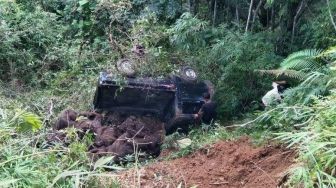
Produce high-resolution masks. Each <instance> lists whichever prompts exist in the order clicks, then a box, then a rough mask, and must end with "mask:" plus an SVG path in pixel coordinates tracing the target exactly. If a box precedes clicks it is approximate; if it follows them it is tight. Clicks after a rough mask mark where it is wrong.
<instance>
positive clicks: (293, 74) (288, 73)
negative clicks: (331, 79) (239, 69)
mask: <svg viewBox="0 0 336 188" xmlns="http://www.w3.org/2000/svg"><path fill="white" fill-rule="evenodd" d="M256 72H259V73H260V74H261V75H265V74H267V75H273V76H275V77H281V76H285V77H288V78H294V79H297V80H304V79H305V78H306V77H307V74H306V73H304V72H301V71H296V70H277V69H275V70H257V71H256Z"/></svg>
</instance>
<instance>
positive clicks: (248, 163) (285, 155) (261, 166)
mask: <svg viewBox="0 0 336 188" xmlns="http://www.w3.org/2000/svg"><path fill="white" fill-rule="evenodd" d="M294 157H295V152H293V151H290V150H287V149H284V148H283V147H281V146H278V145H267V146H263V147H258V148H255V147H253V146H252V145H251V143H250V140H249V139H248V138H245V137H244V138H240V139H239V140H236V141H220V142H217V143H216V144H214V145H211V146H207V147H205V148H203V149H201V150H199V151H197V152H195V153H194V154H191V155H189V156H186V157H184V158H180V159H175V160H172V161H162V162H159V163H156V164H152V165H150V166H147V167H144V168H142V169H140V170H138V171H134V170H131V171H126V172H123V173H122V174H121V176H120V178H119V180H120V181H121V182H122V184H123V185H125V187H130V186H134V184H135V186H136V187H167V186H168V185H169V187H177V186H178V185H179V184H180V183H182V187H192V186H194V187H195V186H196V187H199V188H203V187H205V188H206V187H235V188H236V187H246V188H253V187H266V188H271V187H277V185H278V183H279V181H280V180H281V179H282V177H283V176H284V172H285V171H286V170H287V169H288V168H289V167H290V166H291V165H292V164H293V160H294ZM137 173H140V176H139V177H140V183H138V181H137V179H136V178H135V177H137V175H135V174H137ZM139 184H140V185H139Z"/></svg>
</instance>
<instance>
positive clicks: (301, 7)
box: [291, 0, 305, 43]
mask: <svg viewBox="0 0 336 188" xmlns="http://www.w3.org/2000/svg"><path fill="white" fill-rule="evenodd" d="M304 4H305V0H302V1H301V3H300V5H299V8H298V9H297V11H296V14H295V16H294V20H293V27H292V37H291V42H292V43H293V42H294V36H295V29H296V25H297V21H298V19H299V18H300V14H301V12H302V10H303V7H304Z"/></svg>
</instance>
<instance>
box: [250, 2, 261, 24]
mask: <svg viewBox="0 0 336 188" xmlns="http://www.w3.org/2000/svg"><path fill="white" fill-rule="evenodd" d="M262 2H263V0H260V1H259V3H258V5H257V7H256V9H255V10H254V11H253V19H252V26H251V30H252V29H253V26H254V22H255V19H256V17H257V14H258V11H259V9H260V7H261V5H262Z"/></svg>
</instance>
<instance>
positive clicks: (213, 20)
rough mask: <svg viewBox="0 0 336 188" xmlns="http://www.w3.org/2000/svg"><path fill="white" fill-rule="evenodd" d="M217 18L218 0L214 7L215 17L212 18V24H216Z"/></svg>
mask: <svg viewBox="0 0 336 188" xmlns="http://www.w3.org/2000/svg"><path fill="white" fill-rule="evenodd" d="M216 18H217V0H215V4H214V8H213V19H212V26H213V27H215V26H216Z"/></svg>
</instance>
